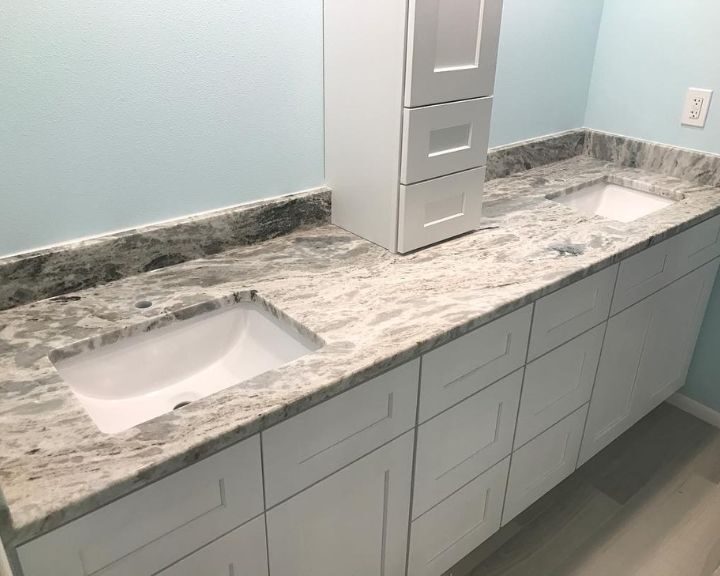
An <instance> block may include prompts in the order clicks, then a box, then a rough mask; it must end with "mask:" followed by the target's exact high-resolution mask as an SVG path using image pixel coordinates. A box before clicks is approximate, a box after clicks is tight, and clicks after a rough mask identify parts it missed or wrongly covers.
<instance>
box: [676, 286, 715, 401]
mask: <svg viewBox="0 0 720 576" xmlns="http://www.w3.org/2000/svg"><path fill="white" fill-rule="evenodd" d="M682 393H683V394H685V395H687V396H690V397H691V398H693V399H695V400H697V401H698V402H700V403H702V404H705V405H706V406H709V407H710V408H712V409H713V410H717V411H718V412H720V282H718V281H716V282H715V289H714V290H713V293H712V296H711V297H710V304H709V305H708V310H707V313H706V314H705V321H704V322H703V327H702V331H701V332H700V338H699V340H698V343H697V346H696V348H695V356H694V357H693V361H692V364H691V365H690V372H689V374H688V379H687V386H685V388H684V389H683V390H682Z"/></svg>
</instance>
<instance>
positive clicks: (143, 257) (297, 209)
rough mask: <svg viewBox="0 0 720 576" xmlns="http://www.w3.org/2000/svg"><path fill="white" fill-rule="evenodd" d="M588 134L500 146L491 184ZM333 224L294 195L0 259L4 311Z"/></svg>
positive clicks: (555, 155)
mask: <svg viewBox="0 0 720 576" xmlns="http://www.w3.org/2000/svg"><path fill="white" fill-rule="evenodd" d="M584 137H585V131H584V130H579V131H573V132H568V133H565V134H559V135H555V136H549V137H543V138H537V139H534V140H528V141H526V142H520V143H517V144H514V145H512V146H506V147H502V148H496V149H494V150H491V151H490V153H489V155H488V168H487V174H488V179H491V178H499V177H503V176H507V175H509V174H514V173H517V172H521V171H524V170H528V169H530V168H534V167H537V166H542V165H545V164H549V163H551V162H557V161H559V160H565V159H567V158H571V157H573V156H577V155H578V154H581V153H582V152H583V145H584ZM329 220H330V192H329V191H327V190H319V191H314V192H307V193H299V194H292V195H288V196H285V197H281V198H278V199H273V200H267V201H259V202H254V203H252V204H248V205H243V206H239V207H237V208H229V209H226V210H218V211H214V212H210V213H208V214H205V215H201V216H191V217H188V218H184V219H181V220H176V221H173V222H169V223H167V224H159V225H154V226H145V227H141V228H137V229H134V230H130V231H127V232H122V233H118V234H108V235H105V236H101V237H98V238H95V239H92V240H86V241H81V242H76V243H72V244H67V245H63V246H59V247H56V248H49V249H46V250H40V251H37V252H32V253H29V254H23V255H20V256H17V257H13V258H4V259H0V310H4V309H7V308H12V307H13V306H19V305H22V304H28V303H30V302H34V301H36V300H42V299H44V298H50V297H53V296H58V295H60V294H66V293H68V292H72V291H76V290H81V289H84V288H90V287H92V286H97V285H100V284H105V283H107V282H111V281H115V280H120V279H121V278H126V277H128V276H132V275H134V274H141V273H144V272H148V271H150V270H156V269H159V268H164V267H166V266H172V265H173V264H179V263H180V262H186V261H188V260H194V259H196V258H202V257H204V256H210V255H212V254H217V253H219V252H223V251H225V250H229V249H231V248H235V247H237V246H243V245H247V244H254V243H257V242H261V241H263V240H268V239H270V238H275V237H277V236H282V235H284V234H287V233H289V232H291V231H293V230H295V229H297V228H299V227H303V226H316V225H319V224H326V223H328V222H329Z"/></svg>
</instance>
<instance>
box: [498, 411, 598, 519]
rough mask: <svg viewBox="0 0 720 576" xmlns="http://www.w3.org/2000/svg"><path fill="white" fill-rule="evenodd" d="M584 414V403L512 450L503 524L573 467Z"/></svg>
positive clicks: (567, 474) (546, 490)
mask: <svg viewBox="0 0 720 576" xmlns="http://www.w3.org/2000/svg"><path fill="white" fill-rule="evenodd" d="M586 416H587V405H585V406H583V407H582V408H580V409H579V410H577V411H576V412H573V413H572V414H571V415H570V416H568V417H566V418H565V419H564V420H562V421H560V422H559V423H558V424H555V426H553V427H552V428H550V429H549V430H547V431H546V432H543V433H542V434H540V436H538V437H537V438H535V439H534V440H532V441H531V442H529V443H527V444H525V446H523V447H522V448H520V449H519V450H517V451H516V452H515V453H514V454H513V457H512V466H511V467H510V478H509V480H508V489H507V496H506V497H505V512H504V513H503V525H504V524H507V523H508V522H509V521H510V520H512V519H513V518H515V516H517V515H518V514H519V513H520V512H522V511H523V510H525V508H527V507H528V506H530V505H531V504H532V503H533V502H535V501H536V500H538V499H539V498H540V497H541V496H543V495H544V494H546V493H547V492H549V491H550V490H551V489H552V488H553V487H555V486H556V485H558V484H559V483H560V482H562V481H563V480H564V479H565V478H567V477H568V476H570V474H572V473H573V472H574V471H575V467H576V464H577V458H578V452H579V451H580V443H581V442H582V435H583V428H584V426H585V417H586Z"/></svg>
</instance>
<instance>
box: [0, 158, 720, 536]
mask: <svg viewBox="0 0 720 576" xmlns="http://www.w3.org/2000/svg"><path fill="white" fill-rule="evenodd" d="M609 174H611V175H612V177H613V178H616V179H618V181H634V182H635V183H636V185H638V184H641V185H643V186H645V187H646V188H648V189H650V188H654V189H655V190H656V191H657V192H659V193H663V194H665V195H670V196H672V195H678V194H679V195H684V199H683V200H681V201H679V202H677V203H676V204H674V205H673V206H671V207H669V208H667V209H664V210H662V211H659V212H656V213H654V214H651V215H649V216H646V217H644V218H641V219H639V220H636V221H635V222H631V223H627V224H622V223H617V222H612V221H609V220H605V219H602V218H600V217H592V218H590V217H585V216H583V215H581V214H579V213H578V212H575V211H574V210H572V209H571V208H569V207H567V206H564V205H561V204H558V203H556V202H551V201H549V200H546V199H545V195H547V194H554V193H561V192H562V191H563V190H566V189H568V188H571V187H577V186H578V185H580V184H582V183H585V182H588V181H594V180H598V179H600V178H603V177H604V176H607V175H609ZM718 212H720V189H718V188H712V187H707V186H699V185H696V184H693V183H690V182H686V181H682V180H678V179H677V178H673V177H670V176H664V175H658V174H652V173H649V172H643V171H641V170H637V169H628V168H622V167H619V166H616V165H612V164H608V163H606V162H603V161H599V160H595V159H592V158H590V157H587V156H579V157H577V158H573V159H571V160H567V161H563V162H559V163H556V164H551V165H548V166H544V167H541V168H536V169H533V170H530V171H527V172H524V173H521V174H518V175H515V176H511V177H508V178H502V179H498V180H493V181H491V182H489V183H488V184H487V186H486V200H485V215H486V218H485V221H484V225H483V228H482V229H481V230H479V231H477V232H475V233H473V234H469V235H466V236H463V237H460V238H457V239H454V240H451V241H448V242H445V243H442V244H439V245H437V246H434V247H431V248H428V249H425V250H422V251H419V252H416V253H414V254H410V255H406V256H399V255H394V254H390V253H388V252H386V251H385V250H383V249H381V248H379V247H377V246H375V245H373V244H371V243H369V242H367V241H365V240H362V239H360V238H358V237H356V236H354V235H352V234H350V233H348V232H345V231H343V230H341V229H339V228H336V227H334V226H331V225H323V226H320V227H317V228H312V229H308V230H303V231H299V232H293V233H291V234H289V235H287V236H284V237H281V238H276V239H273V240H270V241H267V242H263V243H260V244H256V245H252V246H246V247H243V248H238V249H233V250H230V251H227V252H224V253H222V254H219V255H216V256H213V257H209V258H203V259H199V260H193V261H190V262H186V263H183V264H179V265H176V266H172V267H169V268H164V269H161V270H156V271H153V272H149V273H146V274H141V275H138V276H134V277H130V278H125V279H123V280H119V281H116V282H113V283H110V284H107V285H104V286H101V287H98V288H94V289H88V290H85V291H82V292H77V293H74V294H69V295H65V296H60V297H56V298H51V299H48V300H44V301H40V302H36V303H33V304H29V305H25V306H21V307H18V308H14V309H10V310H7V311H5V312H2V313H0V490H1V491H2V494H0V527H2V532H1V533H0V537H2V539H3V540H4V541H5V542H6V544H9V545H18V544H21V543H23V542H25V541H27V540H29V539H31V538H33V537H35V536H38V535H39V534H42V533H44V532H46V531H48V530H51V529H53V528H55V527H57V526H59V525H61V524H63V523H64V522H66V521H69V520H71V519H74V518H76V517H78V516H80V515H82V514H84V513H86V512H88V511H90V510H93V509H95V508H97V507H99V506H101V505H103V504H106V503H108V502H110V501H112V500H114V499H116V498H118V497H120V496H122V495H125V494H127V493H129V492H131V491H132V490H134V489H137V488H139V487H141V486H143V485H145V484H147V483H149V482H151V481H153V480H155V479H157V478H160V477H162V476H164V475H167V474H169V473H172V472H174V471H176V470H178V469H180V468H182V467H184V466H187V465H188V464H191V463H192V462H194V461H196V460H197V459H199V458H202V457H204V456H207V455H209V454H211V453H213V452H216V451H218V450H220V449H222V448H224V447H226V446H229V445H230V444H232V443H234V442H237V441H239V440H241V439H243V438H246V437H248V436H250V435H252V434H255V433H257V432H258V431H260V430H262V429H264V428H267V427H268V426H271V425H273V424H275V423H277V422H279V421H281V420H283V419H285V418H288V417H289V416H291V415H293V414H296V413H298V412H300V411H302V410H304V409H307V408H308V407H310V406H313V405H315V404H317V403H319V402H321V401H323V400H324V399H327V398H329V397H331V396H333V395H335V394H338V393H340V392H342V391H344V390H347V389H348V388H351V387H352V386H355V385H357V384H359V383H361V382H363V381H365V380H367V379H368V378H370V377H372V376H375V375H377V374H379V373H381V372H383V371H385V370H387V369H389V368H391V367H393V366H396V365H398V364H400V363H402V362H405V361H407V360H409V359H411V358H414V357H417V356H418V355H419V354H422V353H424V352H426V351H428V350H430V349H431V348H433V347H435V346H438V345H440V344H442V343H445V342H447V341H449V340H450V339H452V338H455V337H457V336H459V335H460V334H463V333H465V332H467V331H469V330H471V329H473V328H475V327H477V326H480V325H482V324H484V323H486V322H489V321H490V320H493V319H495V318H497V317H499V316H501V315H504V314H506V313H508V312H510V311H512V310H515V309H517V308H520V307H522V306H524V305H525V304H527V303H529V302H531V301H533V300H536V299H537V298H539V297H541V296H543V295H545V294H547V293H549V292H551V291H553V290H556V289H557V288H559V287H561V286H564V285H567V284H569V283H571V282H573V281H576V280H578V279H580V278H582V277H584V276H587V275H588V274H591V273H593V272H595V271H597V270H599V269H601V268H603V267H605V266H608V265H610V264H612V263H614V262H617V261H618V260H619V259H621V258H623V257H626V256H628V255H630V254H632V253H635V252H638V251H640V250H642V249H643V248H645V247H647V246H648V245H649V244H652V243H655V242H658V241H660V240H662V239H664V238H666V237H668V236H670V235H672V234H674V233H677V232H679V231H681V230H683V229H685V228H687V227H689V226H691V225H693V224H696V223H697V222H699V221H701V220H704V219H706V218H708V217H710V216H712V215H715V214H716V213H718ZM255 291H256V293H257V294H258V295H259V296H260V297H261V298H262V299H264V300H265V301H268V302H269V303H271V304H272V305H273V306H275V307H277V308H278V309H280V310H281V311H282V312H284V313H285V314H287V315H288V316H289V317H290V318H292V319H294V320H295V321H297V322H299V323H300V324H302V325H303V326H305V327H306V328H307V329H308V330H310V331H312V332H314V333H315V334H317V335H318V336H319V337H320V338H321V339H322V340H323V341H325V343H326V345H325V346H324V347H323V348H321V349H320V350H318V351H317V352H315V353H312V354H309V355H307V356H304V357H302V358H300V359H298V360H296V361H295V362H293V363H291V364H289V365H287V366H285V367H283V368H281V369H279V370H276V371H272V372H269V373H266V374H264V375H261V376H260V377H257V378H255V379H253V380H251V381H250V382H249V383H247V384H245V385H243V386H236V387H232V388H229V389H227V390H225V391H223V392H220V393H218V394H215V395H213V396H211V397H208V398H205V399H203V400H198V401H196V402H193V403H192V404H190V405H189V406H187V407H185V408H183V409H181V410H178V411H174V412H172V413H169V414H166V415H164V416H161V417H159V418H157V419H155V420H152V421H150V422H147V423H144V424H142V425H139V426H137V427H136V428H132V429H130V430H128V431H126V432H123V433H120V434H117V435H107V434H103V433H101V432H100V431H99V430H98V429H97V428H96V426H95V424H94V423H93V422H92V420H91V419H90V417H89V416H88V415H87V414H86V412H85V411H84V409H83V408H82V407H81V406H80V404H79V403H78V401H77V400H76V399H75V397H74V395H73V393H72V392H71V391H70V389H69V388H68V387H67V386H66V385H65V384H64V383H63V382H62V380H61V379H60V377H59V376H58V374H57V372H56V371H55V369H54V368H53V366H52V364H51V363H50V361H49V359H48V354H49V353H50V352H51V351H52V350H54V349H56V348H58V347H62V346H67V345H69V344H72V343H74V342H76V341H78V340H81V339H84V338H92V337H96V336H98V335H99V334H104V333H107V332H112V331H117V330H119V329H127V327H129V326H133V325H136V324H139V323H147V322H148V321H149V320H151V319H153V318H155V317H157V316H160V315H164V314H167V313H168V312H169V311H170V312H172V311H177V310H180V309H184V308H186V307H188V306H192V305H196V304H199V303H203V302H206V301H209V300H217V299H227V298H232V297H233V295H234V294H240V295H245V296H241V297H246V296H247V295H252V294H255ZM138 300H150V301H152V302H153V306H152V307H150V308H147V309H138V308H136V307H135V303H136V302H137V301H138Z"/></svg>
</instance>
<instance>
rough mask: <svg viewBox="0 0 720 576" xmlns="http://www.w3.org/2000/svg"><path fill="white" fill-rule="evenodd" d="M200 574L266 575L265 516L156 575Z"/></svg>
mask: <svg viewBox="0 0 720 576" xmlns="http://www.w3.org/2000/svg"><path fill="white" fill-rule="evenodd" d="M200 575H202V576H268V567H267V546H266V545H265V517H264V516H258V517H257V518H255V520H251V521H250V522H248V523H247V524H245V525H244V526H241V527H240V528H237V529H236V530H233V531H232V532H230V533H229V534H226V535H225V536H223V537H222V538H220V539H218V540H216V541H215V542H212V543H211V544H208V545H207V546H205V548H201V549H200V550H198V551H197V552H195V553H194V554H190V556H188V557H187V558H184V559H183V560H180V562H178V563H177V564H173V565H172V566H170V567H169V568H167V569H165V570H163V571H162V572H159V573H158V574H157V576H200Z"/></svg>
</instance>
